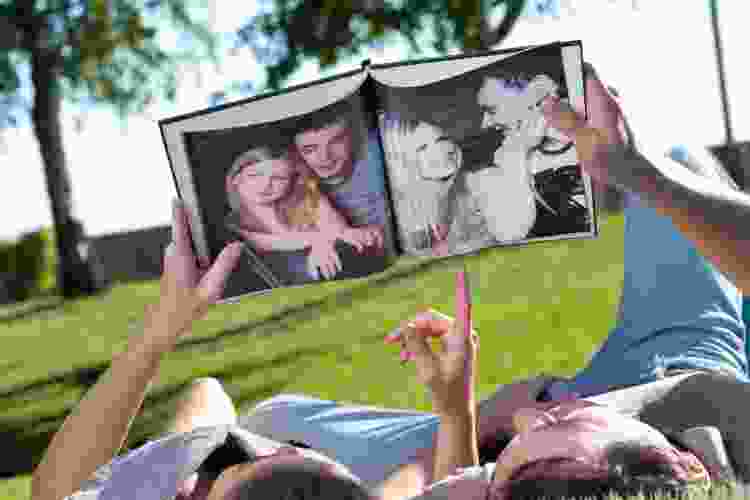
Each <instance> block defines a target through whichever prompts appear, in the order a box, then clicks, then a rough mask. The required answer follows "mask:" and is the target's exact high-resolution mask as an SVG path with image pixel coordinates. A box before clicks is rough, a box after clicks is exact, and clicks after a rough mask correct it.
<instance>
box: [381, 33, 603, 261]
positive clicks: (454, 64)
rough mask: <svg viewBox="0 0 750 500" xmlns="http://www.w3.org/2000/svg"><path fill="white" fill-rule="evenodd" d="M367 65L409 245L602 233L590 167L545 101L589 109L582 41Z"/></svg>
mask: <svg viewBox="0 0 750 500" xmlns="http://www.w3.org/2000/svg"><path fill="white" fill-rule="evenodd" d="M371 74H372V75H373V78H374V79H375V80H376V82H377V84H376V88H377V94H378V104H379V106H380V109H379V110H378V119H379V124H380V125H379V128H380V133H381V138H382V142H383V148H384V150H385V154H386V172H387V175H388V179H389V183H390V187H391V194H392V197H393V204H394V212H395V218H396V222H397V232H398V235H399V238H400V242H401V243H402V247H403V249H404V252H405V253H407V254H410V255H438V256H443V255H456V254H463V253H467V252H473V251H476V250H478V249H481V248H485V247H491V246H498V245H508V244H519V243H527V242H531V241H540V240H550V239H561V238H576V237H592V236H595V235H596V234H597V221H596V213H595V206H594V201H593V192H592V189H591V181H590V178H589V177H588V176H587V175H585V174H584V173H583V171H582V170H581V168H580V165H579V164H578V158H577V153H576V150H575V147H574V146H573V144H572V142H571V141H569V140H568V139H567V138H566V137H565V136H563V135H562V134H561V133H559V132H558V131H556V130H554V129H552V128H550V127H547V126H546V124H545V122H544V118H543V116H542V114H541V110H540V104H541V101H542V100H543V99H544V97H545V96H547V95H557V96H558V97H560V98H563V99H567V100H569V101H570V102H571V104H572V105H573V107H574V108H576V109H577V110H580V111H584V110H585V101H584V92H583V89H584V85H583V71H582V55H581V45H580V43H577V42H568V43H557V44H552V45H546V46H540V47H536V48H532V49H523V50H517V51H515V52H506V53H501V54H489V55H480V56H468V57H466V58H459V59H449V60H442V61H432V62H417V63H415V64H412V65H408V64H405V65H402V66H393V67H386V68H382V69H379V68H377V67H376V68H373V69H372V70H371ZM409 79H411V83H409Z"/></svg>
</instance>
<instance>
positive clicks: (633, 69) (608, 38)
mask: <svg viewBox="0 0 750 500" xmlns="http://www.w3.org/2000/svg"><path fill="white" fill-rule="evenodd" d="M538 1H542V0H538ZM545 1H546V0H544V1H542V3H545ZM559 1H560V5H559V7H558V8H557V9H555V11H556V14H557V15H551V16H545V17H528V18H527V19H524V20H522V21H520V22H519V24H518V25H517V26H516V27H515V28H514V30H513V32H512V33H511V36H510V37H509V39H507V40H506V41H505V42H503V47H512V46H520V45H529V44H541V43H549V42H554V41H557V40H578V39H580V40H582V41H583V53H584V58H585V59H586V60H587V61H589V62H591V63H592V64H593V65H594V66H595V68H596V69H597V71H598V72H599V74H600V76H601V77H602V79H603V80H605V81H606V82H607V83H608V84H610V85H613V86H614V87H616V88H617V89H618V91H619V92H620V94H621V95H622V98H623V101H624V106H625V107H626V109H627V111H628V112H629V114H631V115H632V119H633V123H634V128H635V133H636V135H639V136H641V138H647V139H649V140H650V141H651V142H654V143H655V144H657V145H660V146H662V147H663V149H665V150H666V148H667V147H669V146H670V145H674V144H677V143H682V144H685V143H687V144H696V145H700V146H705V145H712V144H720V143H723V141H724V126H723V121H722V117H721V102H720V96H719V90H718V77H717V74H716V59H715V54H714V48H713V39H712V33H711V26H710V20H709V11H708V2H707V1H703V0H559ZM719 3H720V22H721V24H720V25H721V33H722V37H723V45H724V49H725V64H726V71H727V80H728V89H729V96H730V105H731V109H732V122H733V128H734V135H735V138H736V139H737V140H750V113H741V112H740V110H742V109H750V94H748V93H743V92H742V89H745V88H750V72H745V71H744V67H743V66H744V65H743V64H742V63H744V60H743V59H742V56H743V55H744V54H743V52H742V50H743V49H744V48H745V47H747V46H748V41H750V35H748V33H747V29H746V27H745V24H746V23H745V20H746V19H748V17H749V16H750V3H748V2H739V1H729V0H727V1H724V2H719ZM252 4H253V2H247V3H246V2H241V3H235V2H229V1H226V0H224V1H222V2H218V1H217V2H215V4H214V10H213V16H212V17H213V23H214V26H213V28H214V30H215V31H217V32H227V33H231V32H232V31H234V30H235V29H236V28H237V27H238V26H239V25H240V24H241V23H242V21H244V20H245V19H247V16H249V15H251V14H252V10H253V7H252ZM238 5H243V10H242V12H238V11H236V10H235V8H236V6H238ZM248 5H250V8H249V9H250V10H248ZM365 57H366V58H369V59H371V60H372V62H373V63H381V62H391V61H399V60H403V59H406V58H408V57H409V55H408V52H407V50H406V47H405V45H402V44H397V45H386V46H385V47H379V48H377V49H372V51H371V52H370V53H367V54H363V57H362V58H365ZM355 64H357V62H356V61H352V62H351V63H350V64H349V65H348V67H346V66H342V67H339V68H337V70H336V72H339V71H344V70H346V69H349V68H350V67H351V66H352V65H355ZM257 72H259V66H258V63H257V62H256V61H255V59H254V57H253V54H252V52H251V51H250V50H248V49H243V50H239V51H236V52H235V53H233V54H232V55H228V56H226V57H224V58H223V60H222V63H221V67H220V71H218V72H217V71H215V70H214V68H213V66H208V65H207V66H205V67H203V68H202V71H201V75H200V77H198V75H197V74H196V73H195V72H193V73H186V74H184V75H183V77H182V78H181V82H182V85H181V87H180V89H179V92H178V98H177V101H176V102H174V103H157V104H156V105H155V106H154V107H153V108H152V109H150V110H149V113H148V116H137V117H131V118H130V119H128V121H127V124H126V128H123V126H122V125H121V124H120V122H119V121H118V119H117V118H116V117H114V115H113V114H111V113H110V112H109V111H106V110H98V111H92V112H89V113H88V114H87V116H86V117H85V122H84V123H85V126H84V128H83V130H82V132H80V133H78V132H76V130H75V119H76V116H77V115H78V111H77V110H76V109H75V108H74V107H71V106H65V107H64V108H63V112H62V122H63V134H64V136H63V140H64V146H65V150H66V153H67V159H68V165H69V170H70V175H71V180H72V184H73V201H74V207H75V209H74V213H75V215H76V217H78V218H79V219H80V220H82V222H83V223H84V226H85V228H86V231H87V233H88V234H89V235H91V236H97V235H102V234H108V233H116V232H121V231H129V230H135V229H140V228H145V227H152V226H157V225H164V224H169V221H170V203H171V200H172V199H173V198H174V197H175V196H176V191H175V188H174V183H173V181H172V177H171V172H170V169H169V164H168V161H167V157H166V153H165V151H164V146H163V144H162V141H161V135H160V132H159V128H158V125H157V120H159V119H162V118H167V117H171V116H175V115H177V114H182V113H187V112H192V111H196V110H199V109H204V108H206V107H207V105H208V102H209V101H208V98H209V95H210V94H211V92H214V91H216V90H219V89H221V88H222V86H223V84H224V82H226V81H230V80H232V79H253V75H254V73H257ZM328 73H330V72H328ZM320 77H321V74H320V72H319V70H318V67H317V65H316V64H314V63H312V62H310V63H307V64H305V65H304V66H303V68H302V69H301V70H300V71H299V72H298V73H297V74H296V75H295V76H294V77H293V79H292V81H291V82H290V83H301V82H304V81H311V80H315V79H318V78H320ZM0 173H1V174H2V177H1V179H2V182H0V214H2V216H0V240H3V239H14V238H17V237H18V236H19V235H20V234H22V233H23V232H26V231H30V230H34V229H37V228H39V227H41V226H48V225H51V221H52V219H51V215H50V208H49V199H48V197H47V194H46V188H45V183H44V175H43V169H42V164H41V159H40V156H39V150H38V147H37V144H36V141H35V139H34V137H33V134H32V132H31V129H30V128H29V127H26V128H19V129H10V130H6V131H4V132H3V144H2V146H0Z"/></svg>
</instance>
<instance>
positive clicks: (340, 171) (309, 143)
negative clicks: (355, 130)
mask: <svg viewBox="0 0 750 500" xmlns="http://www.w3.org/2000/svg"><path fill="white" fill-rule="evenodd" d="M294 142H295V143H296V145H297V150H298V151H299V153H300V155H302V158H304V159H305V162H306V163H307V165H308V166H309V167H310V168H311V169H312V170H313V171H314V172H315V173H316V174H317V175H318V177H320V178H321V179H327V178H329V177H338V176H343V177H348V176H349V175H351V171H352V164H353V158H352V134H351V131H350V130H349V127H348V126H347V123H346V121H343V120H342V121H339V122H336V123H334V124H332V125H328V126H326V127H323V128H320V129H313V130H307V131H305V132H300V133H299V134H297V135H296V136H295V138H294Z"/></svg>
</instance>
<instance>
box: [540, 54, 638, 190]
mask: <svg viewBox="0 0 750 500" xmlns="http://www.w3.org/2000/svg"><path fill="white" fill-rule="evenodd" d="M587 67H588V68H589V71H588V72H587V73H588V74H587V75H586V96H587V99H588V109H589V119H588V120H586V119H585V117H584V116H583V115H581V114H579V113H577V112H576V111H575V110H573V108H571V107H570V105H569V104H567V103H565V102H563V101H560V100H559V99H558V98H556V97H548V98H547V99H545V101H544V102H543V105H542V111H543V113H544V116H545V118H546V120H547V122H548V123H549V124H550V126H552V127H554V128H556V129H557V130H559V131H560V132H562V133H563V134H565V135H566V136H568V137H569V138H570V139H572V140H573V141H574V142H575V146H576V150H577V152H578V158H579V160H580V162H581V166H582V167H583V169H584V170H585V171H586V173H588V174H589V175H590V176H591V177H592V178H593V179H594V180H595V181H597V182H600V183H602V185H609V184H612V179H610V173H609V172H608V166H607V163H608V162H607V161H606V160H604V156H605V154H606V152H607V149H608V146H611V145H616V144H625V142H626V137H625V134H624V133H623V131H622V129H621V124H622V109H621V108H620V103H619V102H618V100H617V98H616V97H615V96H613V95H612V93H611V92H610V91H609V90H608V89H607V88H606V87H605V86H604V85H603V84H602V82H601V81H599V79H598V78H597V77H596V75H595V74H594V72H593V69H591V67H590V66H587Z"/></svg>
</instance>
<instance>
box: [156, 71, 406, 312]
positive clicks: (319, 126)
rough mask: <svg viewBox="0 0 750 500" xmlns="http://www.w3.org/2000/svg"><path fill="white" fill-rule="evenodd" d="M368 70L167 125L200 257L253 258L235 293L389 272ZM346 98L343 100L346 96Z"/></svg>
mask: <svg viewBox="0 0 750 500" xmlns="http://www.w3.org/2000/svg"><path fill="white" fill-rule="evenodd" d="M365 77H366V75H365V74H364V73H363V72H361V73H358V74H355V75H351V76H347V77H344V78H341V79H337V80H332V81H327V82H322V83H317V84H313V85H311V86H308V87H305V88H302V89H298V90H294V91H292V92H287V93H284V94H279V95H274V96H270V97H268V98H261V99H258V100H255V101H251V102H247V103H241V104H237V105H230V106H229V107H227V108H223V109H219V110H216V111H213V110H207V111H204V112H201V113H200V114H197V115H195V116H190V117H186V118H182V119H173V120H170V121H168V122H166V123H165V124H163V125H162V128H163V131H164V135H165V142H166V144H167V149H168V153H169V155H170V160H171V161H172V167H173V171H174V173H175V177H176V179H177V183H178V186H179V189H180V193H181V195H182V198H183V200H184V201H185V203H186V205H187V206H188V208H189V209H190V211H191V212H192V216H193V218H192V220H191V229H192V230H193V235H194V238H193V239H194V241H195V246H196V248H197V251H198V254H199V255H204V256H208V257H210V259H211V260H213V259H215V258H216V256H217V255H218V254H219V252H220V251H221V249H222V248H223V247H224V246H225V245H226V244H227V243H229V242H231V241H236V240H238V241H242V242H243V257H242V259H241V260H240V265H239V267H238V269H237V270H235V272H234V273H233V274H232V275H231V276H230V278H229V282H228V284H227V288H226V292H225V296H224V299H229V298H236V297H239V296H242V295H245V294H248V293H257V292H262V291H264V290H269V289H272V288H277V287H290V286H300V285H305V284H311V283H316V282H318V281H321V280H331V279H346V278H357V277H362V276H366V275H369V274H371V273H376V272H381V271H384V270H385V269H386V268H387V267H388V266H389V265H390V264H391V263H392V261H393V260H394V258H395V250H394V236H393V227H392V223H391V220H392V217H391V215H390V211H389V204H388V196H387V189H386V185H385V173H384V168H383V164H382V151H381V148H380V142H379V138H378V133H377V129H376V127H375V123H374V121H373V117H372V115H371V114H370V113H368V112H367V107H366V106H365V102H364V95H363V91H362V83H363V82H364V81H365ZM334 97H335V99H334Z"/></svg>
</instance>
